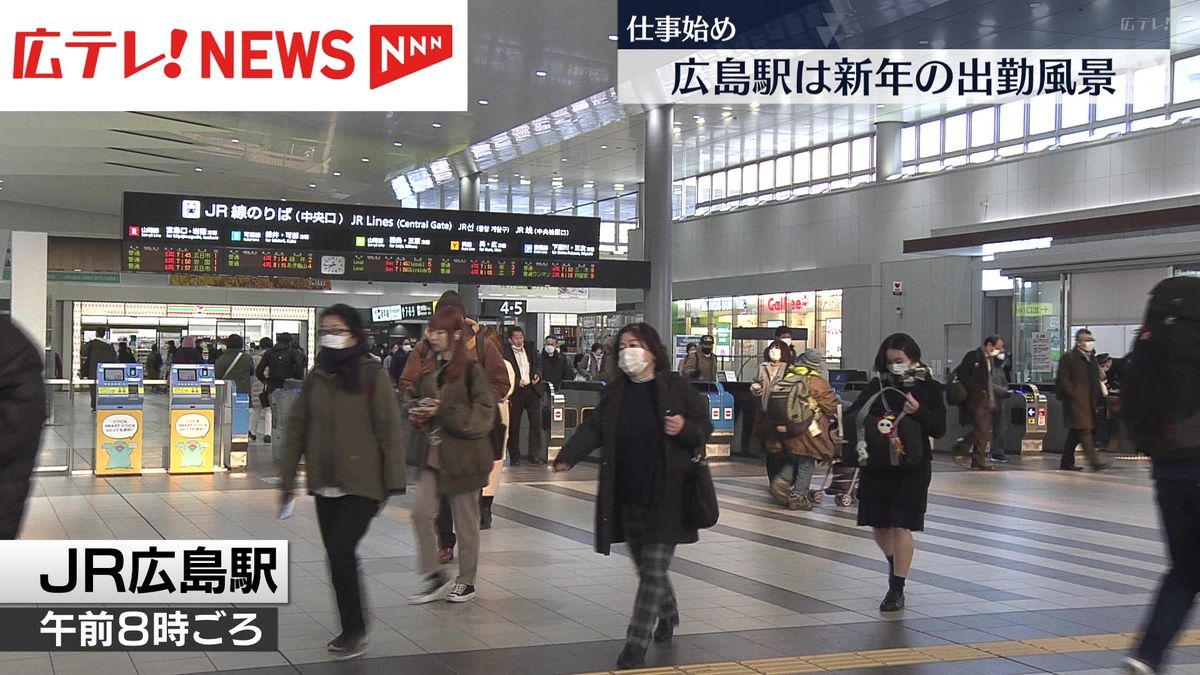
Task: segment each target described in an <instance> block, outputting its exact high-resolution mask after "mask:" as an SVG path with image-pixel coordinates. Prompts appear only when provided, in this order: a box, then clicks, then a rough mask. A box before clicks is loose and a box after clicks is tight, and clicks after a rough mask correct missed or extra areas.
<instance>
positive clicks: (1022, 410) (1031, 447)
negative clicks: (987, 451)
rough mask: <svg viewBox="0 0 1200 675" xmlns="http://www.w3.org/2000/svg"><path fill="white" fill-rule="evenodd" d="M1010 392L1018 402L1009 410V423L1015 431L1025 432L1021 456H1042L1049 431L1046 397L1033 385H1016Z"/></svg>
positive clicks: (1022, 439)
mask: <svg viewBox="0 0 1200 675" xmlns="http://www.w3.org/2000/svg"><path fill="white" fill-rule="evenodd" d="M1009 390H1010V391H1012V392H1013V399H1014V400H1015V401H1016V402H1015V403H1014V404H1012V407H1011V408H1010V409H1009V415H1010V418H1009V423H1010V425H1011V428H1014V430H1016V431H1018V432H1023V434H1022V436H1021V454H1022V455H1040V454H1041V453H1042V444H1043V443H1044V442H1045V440H1046V431H1047V429H1046V418H1047V412H1046V408H1047V401H1046V395H1045V394H1043V393H1041V392H1040V391H1038V388H1037V385H1035V384H1031V383H1022V384H1014V385H1012V386H1010V387H1009ZM1014 445H1015V444H1014ZM1006 449H1007V448H1006Z"/></svg>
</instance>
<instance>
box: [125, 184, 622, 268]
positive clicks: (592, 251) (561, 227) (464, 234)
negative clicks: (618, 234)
mask: <svg viewBox="0 0 1200 675" xmlns="http://www.w3.org/2000/svg"><path fill="white" fill-rule="evenodd" d="M122 213H123V225H124V227H123V230H122V232H123V234H122V236H123V238H124V240H125V241H126V242H138V243H141V244H145V245H156V246H158V247H160V248H162V249H163V251H164V253H165V252H167V251H169V250H171V249H172V248H174V247H183V248H185V249H194V248H195V247H197V246H200V245H203V246H209V247H212V246H216V247H234V248H236V247H241V246H248V247H252V248H254V249H262V250H266V251H271V252H272V253H275V254H278V255H285V256H286V255H287V254H289V253H292V252H296V251H338V252H343V253H381V254H396V253H409V254H423V255H427V256H428V255H437V254H456V253H463V254H469V255H485V256H499V257H509V258H533V259H557V260H599V258H600V219H599V218H584V217H579V216H560V215H532V214H515V213H491V212H478V211H446V210H432V209H402V208H393V207H387V206H357V205H351V204H327V203H312V202H280V201H269V200H254V199H235V198H225V197H187V196H182V195H167V194H148V193H138V192H126V193H125V199H124V207H123V211H122ZM191 260H193V264H196V265H199V266H201V267H203V265H204V264H205V260H206V259H203V258H196V257H193V258H192V259H191ZM198 271H200V272H204V271H207V270H204V269H201V270H198Z"/></svg>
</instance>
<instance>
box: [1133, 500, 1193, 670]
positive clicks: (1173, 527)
mask: <svg viewBox="0 0 1200 675" xmlns="http://www.w3.org/2000/svg"><path fill="white" fill-rule="evenodd" d="M1155 491H1156V492H1157V497H1158V510H1159V513H1161V514H1162V522H1163V530H1164V531H1165V532H1166V535H1167V548H1168V550H1170V552H1171V569H1170V571H1168V572H1167V574H1166V575H1165V576H1163V579H1162V585H1161V586H1159V589H1158V596H1157V598H1156V599H1155V601H1154V609H1153V610H1151V613H1150V617H1149V619H1148V620H1147V623H1146V628H1145V631H1144V633H1143V635H1142V641H1141V644H1140V645H1138V648H1137V657H1138V658H1139V659H1141V660H1142V661H1144V662H1146V663H1147V664H1149V665H1150V666H1151V667H1152V668H1154V669H1155V670H1158V669H1159V667H1160V666H1161V665H1162V663H1163V655H1164V654H1165V653H1166V651H1167V648H1168V647H1169V646H1170V645H1171V641H1172V640H1174V639H1175V635H1176V634H1178V633H1179V629H1180V628H1182V627H1183V625H1184V622H1185V621H1187V616H1188V613H1190V612H1191V611H1192V606H1193V605H1194V604H1195V603H1196V594H1197V593H1200V484H1197V483H1196V482H1195V481H1188V480H1160V481H1158V482H1157V483H1156V484H1155Z"/></svg>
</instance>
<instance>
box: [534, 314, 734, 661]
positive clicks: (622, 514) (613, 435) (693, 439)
mask: <svg viewBox="0 0 1200 675" xmlns="http://www.w3.org/2000/svg"><path fill="white" fill-rule="evenodd" d="M615 344H616V345H617V346H618V349H619V350H620V351H619V352H618V355H617V358H616V359H613V362H614V363H616V364H617V367H616V368H613V366H612V365H611V364H610V366H609V367H610V373H609V382H610V384H609V386H608V388H607V390H606V391H605V396H604V400H603V401H601V402H600V405H598V406H597V407H596V410H595V411H594V412H593V413H592V415H591V416H590V417H588V419H587V421H585V422H584V423H583V425H581V426H580V427H579V428H578V429H576V430H575V433H574V434H572V435H571V438H570V440H569V441H568V442H567V444H566V446H565V447H564V448H563V449H562V452H560V453H559V455H558V457H557V459H555V460H554V468H555V470H556V471H567V470H569V469H570V468H571V467H573V466H574V465H575V464H577V463H578V462H579V461H581V460H582V459H583V458H584V457H587V456H588V455H589V454H591V453H592V452H593V451H594V450H595V449H596V448H602V454H601V459H600V489H599V493H598V494H597V495H596V551H597V552H599V553H603V554H605V555H608V553H609V550H610V548H611V545H612V543H613V542H622V541H623V542H626V543H628V545H629V550H630V553H631V554H632V557H633V561H634V564H636V565H637V572H638V580H639V583H638V590H637V598H636V599H635V601H634V607H633V616H632V617H630V621H629V630H628V632H627V637H626V642H625V649H624V650H623V651H622V652H621V656H620V658H619V659H618V660H617V667H618V668H621V669H627V668H637V667H639V666H641V665H642V663H643V662H644V661H645V658H646V649H647V647H648V646H649V644H650V638H651V636H653V638H654V639H655V640H656V641H660V642H662V641H666V640H670V639H671V636H672V635H673V634H674V631H675V627H676V626H677V625H679V609H678V606H677V605H676V603H675V592H674V590H673V589H672V588H671V581H670V578H669V576H668V569H669V568H670V565H671V559H672V557H673V556H674V555H675V545H676V544H691V543H695V542H696V540H697V539H698V536H697V531H696V527H695V526H694V525H693V524H691V522H690V521H691V519H690V518H689V513H688V509H687V499H686V492H685V483H686V482H687V479H688V478H689V477H690V476H691V475H692V472H693V465H692V456H693V454H696V453H699V452H702V451H703V448H704V445H705V443H706V442H707V440H708V437H709V435H710V434H711V433H712V422H710V421H709V417H708V403H707V402H706V401H705V400H704V397H703V396H701V395H700V392H698V391H697V390H696V389H695V387H693V386H692V385H691V384H690V383H688V382H687V381H686V380H684V379H683V377H682V376H680V375H679V374H677V373H675V372H672V368H671V366H672V363H671V360H670V357H669V356H668V355H667V350H666V348H665V347H663V344H662V340H661V339H660V338H659V337H658V333H657V332H656V331H655V330H654V328H652V327H650V326H649V325H647V324H644V323H635V324H630V325H628V326H625V327H624V328H622V329H621V332H620V333H619V334H618V335H617V339H616V341H615ZM656 621H657V627H656V626H655V622H656Z"/></svg>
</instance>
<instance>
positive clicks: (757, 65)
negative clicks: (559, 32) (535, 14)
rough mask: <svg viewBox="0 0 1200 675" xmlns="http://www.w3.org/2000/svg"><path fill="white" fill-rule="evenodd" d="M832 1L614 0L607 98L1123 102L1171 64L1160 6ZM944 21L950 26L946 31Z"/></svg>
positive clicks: (1151, 2) (1165, 15)
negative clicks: (1132, 81) (614, 94)
mask: <svg viewBox="0 0 1200 675" xmlns="http://www.w3.org/2000/svg"><path fill="white" fill-rule="evenodd" d="M840 5H841V3H838V4H837V5H835V3H833V2H831V1H830V0H801V1H800V2H794V3H779V2H770V1H768V0H747V1H746V2H740V3H732V4H731V3H725V2H716V1H715V0H696V1H694V2H688V3H682V2H676V1H673V0H620V2H619V3H618V17H619V18H618V21H619V25H618V33H617V36H618V46H619V51H618V57H617V63H618V81H619V85H618V98H619V99H620V102H621V103H623V104H626V105H630V104H649V105H657V104H665V103H692V104H696V103H702V104H703V103H707V104H736V103H773V104H779V103H810V104H811V103H817V104H828V103H882V104H888V103H893V104H911V103H918V102H919V103H930V102H939V101H940V102H949V103H957V104H970V103H982V102H990V101H996V100H1012V99H1017V98H1024V97H1031V96H1039V95H1045V94H1055V95H1057V94H1061V95H1063V96H1082V97H1091V98H1103V97H1109V96H1116V97H1120V98H1121V99H1123V100H1124V99H1125V97H1126V95H1127V88H1125V87H1124V86H1123V83H1122V81H1121V80H1120V77H1121V76H1122V75H1123V74H1126V73H1130V72H1133V71H1136V70H1139V69H1142V68H1147V67H1151V66H1156V65H1162V64H1166V63H1168V62H1169V60H1170V31H1169V18H1170V4H1169V2H1168V0H1145V1H1144V2H1138V3H1092V4H1089V5H1087V6H1086V7H1080V8H1077V9H1076V8H1072V9H1071V11H1070V12H1067V11H1065V10H1061V11H1060V10H1055V9H1054V8H1053V5H1054V3H1036V6H1033V7H1023V8H1022V10H1021V12H1014V11H1011V10H1012V8H1013V3H1012V2H1010V1H1009V0H990V1H985V2H976V1H973V0H972V1H967V0H946V1H945V2H943V3H940V4H939V5H938V6H937V8H936V9H928V10H926V9H925V8H924V7H923V6H920V5H917V4H911V5H895V6H893V5H890V4H889V5H888V6H887V7H884V6H883V3H864V4H863V5H861V6H859V7H858V8H856V11H855V12H854V13H843V12H842V11H841V9H839V6H840ZM1043 5H1044V6H1045V7H1044V8H1043ZM1022 12H1028V13H1029V16H1025V15H1024V14H1022ZM951 20H952V21H953V22H954V25H955V26H958V27H959V28H956V29H948V28H946V27H945V26H946V25H948V24H946V23H944V22H948V21H951ZM902 21H904V22H905V23H901V22H902ZM898 25H903V26H907V27H909V28H911V27H914V26H917V27H924V29H925V30H926V32H928V33H929V35H928V36H927V37H925V38H920V37H919V36H916V35H915V34H914V33H916V32H921V31H914V30H910V29H909V28H906V29H905V30H899V29H897V28H896V26H898ZM1055 36H1057V37H1055ZM1064 36H1065V37H1064ZM1068 37H1069V38H1071V39H1070V40H1067V38H1068Z"/></svg>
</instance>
